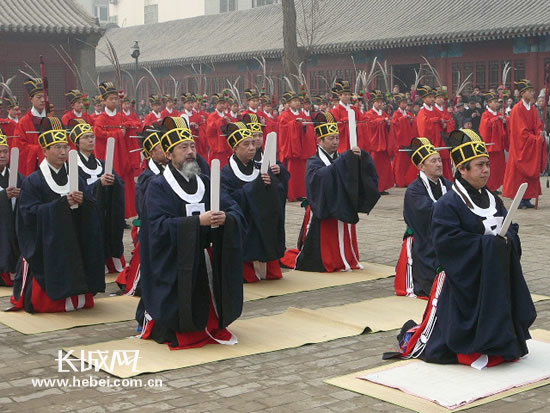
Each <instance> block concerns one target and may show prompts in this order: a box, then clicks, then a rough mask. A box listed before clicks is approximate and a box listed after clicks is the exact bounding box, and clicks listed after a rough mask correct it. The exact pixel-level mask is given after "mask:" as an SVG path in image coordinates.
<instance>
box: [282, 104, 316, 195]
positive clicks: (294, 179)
mask: <svg viewBox="0 0 550 413" xmlns="http://www.w3.org/2000/svg"><path fill="white" fill-rule="evenodd" d="M302 117H303V115H302V113H301V112H293V111H292V110H291V109H288V110H285V111H284V112H283V113H282V114H281V116H279V134H280V144H279V148H280V150H281V157H282V159H284V160H285V161H286V162H288V164H287V169H288V172H290V181H289V183H288V200H289V201H291V202H292V201H296V200H297V199H298V198H303V197H305V196H306V162H307V159H308V157H307V156H306V152H307V151H308V150H309V145H308V143H307V138H306V131H305V130H304V125H303V124H302V122H299V121H298V120H297V119H299V118H302Z"/></svg>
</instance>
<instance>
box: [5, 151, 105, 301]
mask: <svg viewBox="0 0 550 413" xmlns="http://www.w3.org/2000/svg"><path fill="white" fill-rule="evenodd" d="M44 162H45V161H44ZM50 170H51V173H52V176H53V179H54V181H55V184H57V185H64V184H65V183H66V182H67V174H66V172H64V171H63V170H62V171H60V172H59V173H55V172H54V171H53V170H52V169H51V168H50ZM79 188H80V190H81V191H82V192H83V194H84V202H83V203H82V205H79V207H78V208H76V209H71V208H70V207H69V203H68V202H67V197H66V196H61V195H59V194H58V193H56V192H54V191H53V190H52V189H51V188H50V186H49V185H48V183H47V182H46V179H45V178H44V175H43V173H42V171H41V170H40V169H39V170H38V171H36V172H34V173H32V174H31V175H29V176H28V177H27V178H26V179H25V180H24V181H23V184H22V185H21V196H20V199H19V212H18V213H19V216H18V220H17V234H18V239H19V246H20V249H21V254H22V255H23V257H24V258H25V260H26V261H27V262H28V264H29V274H28V278H27V280H26V284H25V285H26V286H27V287H26V288H25V300H24V304H25V309H26V310H27V311H29V312H33V308H32V300H31V296H32V288H31V287H32V282H31V281H32V279H35V280H36V281H37V282H38V283H39V284H40V286H41V288H42V289H43V290H44V291H45V293H46V294H47V296H48V297H49V298H50V299H51V300H61V299H64V298H67V297H71V296H76V295H80V294H86V293H92V294H95V293H97V292H100V291H105V272H104V257H103V251H104V248H103V235H102V233H101V226H100V225H98V222H100V219H101V212H100V210H99V208H98V205H97V201H96V200H95V198H94V196H93V194H92V192H91V191H90V189H89V188H87V185H86V183H85V182H84V180H83V179H80V182H79ZM19 276H20V274H19V273H18V277H19ZM21 282H22V280H21V279H19V280H18V279H17V278H16V283H15V286H14V297H15V299H18V298H19V296H18V294H19V293H20V291H21V289H20V284H21Z"/></svg>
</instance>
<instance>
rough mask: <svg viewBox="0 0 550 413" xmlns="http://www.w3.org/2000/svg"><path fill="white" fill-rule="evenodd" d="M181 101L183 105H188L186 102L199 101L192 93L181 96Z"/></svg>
mask: <svg viewBox="0 0 550 413" xmlns="http://www.w3.org/2000/svg"><path fill="white" fill-rule="evenodd" d="M180 101H181V102H182V103H186V102H196V101H197V98H196V96H195V95H194V94H193V93H191V92H187V93H182V94H181V96H180Z"/></svg>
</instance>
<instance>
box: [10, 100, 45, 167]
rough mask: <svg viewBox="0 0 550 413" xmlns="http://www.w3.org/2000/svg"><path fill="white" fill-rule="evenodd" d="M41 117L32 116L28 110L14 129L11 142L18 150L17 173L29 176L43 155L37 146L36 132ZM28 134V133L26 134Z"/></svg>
mask: <svg viewBox="0 0 550 413" xmlns="http://www.w3.org/2000/svg"><path fill="white" fill-rule="evenodd" d="M41 120H42V118H41V117H37V116H34V115H33V114H32V111H31V110H29V111H28V112H27V113H25V115H23V116H22V117H21V119H19V122H18V123H17V127H16V128H15V136H16V138H15V142H12V144H14V145H15V146H17V147H18V148H19V172H20V173H21V174H23V175H25V176H29V175H30V174H32V173H33V172H34V171H36V169H37V168H38V165H39V164H40V162H42V159H44V153H43V152H42V148H41V147H40V145H39V144H38V133H33V132H36V131H38V128H39V126H40V121H41ZM27 132H29V133H27Z"/></svg>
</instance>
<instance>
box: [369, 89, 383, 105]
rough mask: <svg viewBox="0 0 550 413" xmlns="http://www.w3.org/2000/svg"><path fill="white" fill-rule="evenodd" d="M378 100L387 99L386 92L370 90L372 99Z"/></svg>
mask: <svg viewBox="0 0 550 413" xmlns="http://www.w3.org/2000/svg"><path fill="white" fill-rule="evenodd" d="M376 100H383V101H386V97H385V96H384V93H383V92H382V91H381V90H378V89H375V90H372V91H371V92H370V101H371V102H374V101H376Z"/></svg>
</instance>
